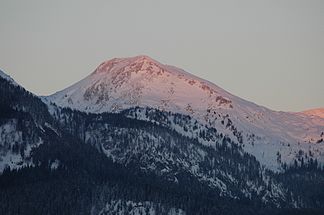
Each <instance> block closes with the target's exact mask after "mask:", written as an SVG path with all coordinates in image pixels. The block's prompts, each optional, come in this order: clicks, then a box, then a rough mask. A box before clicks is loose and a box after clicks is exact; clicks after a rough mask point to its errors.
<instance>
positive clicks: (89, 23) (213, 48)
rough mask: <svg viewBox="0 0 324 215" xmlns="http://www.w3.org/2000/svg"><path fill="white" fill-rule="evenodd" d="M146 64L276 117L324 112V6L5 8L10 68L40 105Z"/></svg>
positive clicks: (2, 1)
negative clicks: (94, 79)
mask: <svg viewBox="0 0 324 215" xmlns="http://www.w3.org/2000/svg"><path fill="white" fill-rule="evenodd" d="M136 55H148V56H150V57H151V58H154V59H156V60H157V61H159V62H161V63H164V64H169V65H174V66H177V67H180V68H182V69H184V70H186V71H187V72H190V73H192V74H194V75H197V76H199V77H202V78H204V79H207V80H209V81H211V82H213V83H215V84H216V85H218V86H220V87H222V88H224V89H225V90H227V91H229V92H231V93H232V94H234V95H237V96H240V97H242V98H244V99H247V100H250V101H253V102H255V103H257V104H260V105H263V106H266V107H269V108H271V109H274V110H283V111H301V110H306V109H310V108H316V107H324V1H322V0H318V1H315V0H268V1H266V0H254V1H252V0H245V1H241V0H237V1H232V0H226V1H217V0H210V1H209V0H205V1H204V0H201V1H197V0H163V1H157V0H156V1H154V0H136V1H134V0H128V1H125V0H102V1H100V0H92V1H83V0H69V1H67V0H55V1H50V0H28V1H18V0H0V68H1V69H2V70H3V71H5V72H6V73H7V74H9V75H10V76H11V77H13V78H14V79H15V80H16V81H17V82H18V83H20V84H22V85H23V86H24V87H25V88H26V89H28V90H30V91H31V92H33V93H35V94H37V95H49V94H52V93H54V92H56V91H59V90H62V89H64V88H66V87H67V86H69V85H71V84H73V83H75V82H77V81H79V80H80V79H82V78H84V77H85V76H87V75H88V74H90V73H91V72H92V71H94V70H95V68H96V67H97V66H98V65H99V64H100V63H101V62H103V61H105V60H108V59H111V58H114V57H130V56H136Z"/></svg>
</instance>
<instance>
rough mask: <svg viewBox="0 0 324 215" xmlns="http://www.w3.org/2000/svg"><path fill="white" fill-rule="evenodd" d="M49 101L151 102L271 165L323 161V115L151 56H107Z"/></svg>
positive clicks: (89, 104) (105, 108)
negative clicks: (283, 105)
mask: <svg viewBox="0 0 324 215" xmlns="http://www.w3.org/2000/svg"><path fill="white" fill-rule="evenodd" d="M44 101H47V103H55V104H56V105H58V106H60V107H69V108H72V109H75V110H79V111H83V112H89V113H104V112H121V111H123V110H126V109H129V108H134V107H142V108H147V107H148V108H154V109H158V110H161V111H167V112H172V113H179V114H183V115H189V116H191V117H192V118H194V119H196V120H197V121H198V122H199V123H201V124H203V125H207V126H209V127H213V128H216V129H217V130H218V131H219V132H221V133H222V134H224V135H226V136H228V137H229V138H231V139H232V140H233V141H234V142H235V143H236V144H238V145H241V146H242V147H243V148H244V150H245V151H246V152H248V153H250V154H251V155H253V156H255V157H256V158H257V159H258V161H259V162H261V164H262V165H264V166H266V167H267V168H268V169H271V170H281V169H282V164H292V163H293V162H294V161H295V160H298V161H299V162H301V158H303V160H305V161H307V160H309V159H310V158H311V159H317V160H318V161H319V162H320V163H324V155H323V152H324V144H320V143H321V140H322V137H323V132H324V119H323V118H313V117H311V116H309V115H305V114H298V113H288V112H278V111H272V110H270V109H268V108H265V107H262V106H259V105H256V104H254V103H252V102H249V101H246V100H243V99H241V98H239V97H237V96H234V95H232V94H230V93H228V92H227V91H225V90H223V89H222V88H220V87H218V86H216V85H215V84H213V83H210V82H208V81H206V80H203V79H201V78H198V77H196V76H194V75H191V74H189V73H187V72H185V71H183V70H181V69H179V68H176V67H173V66H168V65H164V64H161V63H159V62H157V61H155V60H153V59H151V58H150V57H147V56H137V57H132V58H115V59H112V60H109V61H106V62H103V63H102V64H100V65H99V66H98V68H96V69H95V71H94V72H93V73H92V74H90V75H89V76H88V77H86V78H84V79H83V80H81V81H80V82H78V83H76V84H74V85H72V86H71V87H68V88H67V89H64V90H62V91H60V92H57V93H55V94H53V95H51V96H48V97H44ZM309 154H311V156H308V155H309Z"/></svg>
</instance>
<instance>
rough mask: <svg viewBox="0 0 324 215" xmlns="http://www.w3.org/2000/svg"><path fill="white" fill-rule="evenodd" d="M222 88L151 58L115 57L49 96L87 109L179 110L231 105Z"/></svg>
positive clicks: (187, 110)
mask: <svg viewBox="0 0 324 215" xmlns="http://www.w3.org/2000/svg"><path fill="white" fill-rule="evenodd" d="M228 97H229V94H228V93H226V92H225V91H224V90H222V89H221V88H219V87H217V86H215V85H213V84H211V83H209V82H208V81H204V80H202V79H200V78H198V77H195V76H193V75H191V74H189V73H186V72H185V71H183V70H181V69H178V68H176V67H172V66H168V65H163V64H161V63H159V62H157V61H155V60H153V59H151V58H150V57H147V56H137V57H132V58H114V59H112V60H109V61H106V62H103V63H102V64H100V65H99V66H98V67H97V68H96V70H95V71H94V72H93V73H92V74H90V75H89V76H88V77H86V78H85V79H83V80H82V81H80V82H78V83H76V84H75V85H73V86H71V87H69V88H67V89H65V90H63V91H60V92H58V93H56V94H54V95H52V96H50V97H49V99H50V100H52V101H54V102H55V103H57V104H58V105H60V106H67V107H72V108H75V109H78V110H81V111H87V112H96V113H100V112H107V111H109V112H119V111H121V110H124V109H127V108H130V107H133V106H143V107H147V106H148V107H153V108H158V109H162V110H171V111H176V112H179V111H180V112H184V113H188V112H195V111H200V110H206V109H207V108H208V107H209V108H213V107H214V108H216V107H221V106H222V107H223V108H232V104H231V103H232V102H231V101H230V99H229V98H228Z"/></svg>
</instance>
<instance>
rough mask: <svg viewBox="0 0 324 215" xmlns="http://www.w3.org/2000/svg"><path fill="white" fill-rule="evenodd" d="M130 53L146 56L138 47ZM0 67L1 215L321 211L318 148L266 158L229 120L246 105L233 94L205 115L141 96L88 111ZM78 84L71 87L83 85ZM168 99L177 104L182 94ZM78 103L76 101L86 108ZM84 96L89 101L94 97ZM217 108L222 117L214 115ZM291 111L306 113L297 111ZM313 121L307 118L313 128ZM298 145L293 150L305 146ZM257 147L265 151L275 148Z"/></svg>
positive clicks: (321, 175)
mask: <svg viewBox="0 0 324 215" xmlns="http://www.w3.org/2000/svg"><path fill="white" fill-rule="evenodd" d="M129 60H131V61H133V60H135V61H136V62H137V60H139V61H147V62H153V60H152V59H150V58H148V57H142V56H141V57H136V58H134V59H133V58H132V59H129ZM114 61H116V59H115V60H114ZM117 61H118V62H119V61H120V59H119V60H117ZM156 64H157V63H156ZM102 65H104V64H102ZM115 66H116V65H115ZM145 68H146V67H145ZM168 68H169V67H168ZM122 70H123V69H122ZM122 70H121V71H122ZM145 71H146V70H145ZM179 72H180V71H179ZM138 73H140V72H138ZM165 73H166V72H165ZM182 73H183V74H185V73H184V72H182ZM0 74H1V76H0V167H1V169H0V172H1V174H0V214H115V213H118V214H154V213H156V214H170V215H172V214H240V215H244V214H255V213H257V214H296V213H300V214H321V213H322V212H323V208H324V192H323V190H324V183H323V182H324V171H323V169H322V167H321V165H320V159H316V158H318V157H315V156H316V154H315V152H316V151H314V152H313V151H308V153H307V154H303V153H302V152H298V153H297V154H298V156H297V157H293V158H291V160H292V164H289V163H286V162H284V161H285V159H284V158H281V157H282V155H281V154H280V153H276V154H275V156H276V158H277V160H276V165H277V167H278V166H279V167H280V171H278V169H277V168H275V169H273V170H272V168H271V166H269V165H268V166H264V165H263V163H262V162H261V161H262V160H261V161H260V160H259V159H258V158H257V157H256V156H254V155H253V152H249V151H248V150H247V147H246V146H245V145H246V144H247V142H246V140H245V136H244V135H246V134H245V133H243V132H246V130H244V131H240V130H238V128H237V127H236V126H241V127H240V128H244V126H243V122H241V124H239V123H238V124H237V125H236V124H235V125H234V123H237V122H239V121H238V119H235V120H234V119H233V116H234V113H236V112H235V111H239V110H242V109H243V108H240V109H238V108H237V110H236V106H237V105H238V104H239V103H238V102H239V101H240V102H241V103H240V104H243V103H244V102H245V101H244V100H240V99H239V98H237V101H235V99H233V98H236V97H234V96H232V97H231V98H232V99H231V100H230V101H232V103H231V104H230V103H227V104H225V103H224V102H219V99H218V100H217V101H216V98H215V100H212V101H215V102H216V105H219V107H218V109H213V111H215V113H214V112H211V110H209V111H208V110H207V113H208V112H209V115H207V116H206V115H205V116H204V117H201V116H200V115H199V114H198V113H199V112H198V111H195V112H191V111H189V112H188V110H185V112H183V113H181V112H180V111H178V112H177V111H176V110H177V109H174V110H173V111H170V110H167V109H165V108H161V107H154V106H152V107H151V106H148V105H147V106H144V105H140V104H136V106H131V105H130V106H128V107H127V108H125V109H123V108H122V109H118V110H114V111H85V110H81V109H78V108H73V107H67V106H63V105H62V104H60V105H59V103H58V102H56V103H57V104H55V103H54V100H53V98H54V97H41V98H40V97H38V96H36V95H34V94H32V93H30V92H28V91H27V90H26V89H24V88H23V87H21V86H19V85H18V84H17V83H16V82H14V80H12V79H11V78H10V77H9V76H7V75H6V74H5V73H3V72H2V73H0ZM97 74H98V73H97V71H95V72H94V73H93V74H92V75H95V76H96V75H97ZM148 74H149V73H148ZM174 74H179V73H178V72H177V73H175V72H174ZM92 75H90V77H91V76H92ZM132 75H133V72H130V77H132ZM155 75H156V74H155V73H153V74H152V79H151V80H152V81H153V80H154V79H155V78H154V77H155ZM106 76H107V74H106V73H104V74H102V76H101V78H100V79H97V81H98V83H99V82H100V81H105V82H106V81H109V80H110V79H105V78H104V77H106ZM170 76H171V75H170ZM142 77H146V76H145V75H143V76H142ZM172 77H173V78H174V77H175V76H172ZM86 79H87V78H86ZM88 80H89V78H88ZM181 80H182V79H180V81H179V82H181V83H182V81H181ZM105 82H103V83H105ZM83 83H86V81H85V80H84V81H83ZM114 83H115V82H114ZM121 83H123V81H121ZM147 84H149V82H147ZM209 84H210V83H208V85H209ZM76 85H78V84H76ZM79 85H80V84H79ZM210 85H211V84H210ZM84 86H85V88H86V86H87V85H84ZM120 86H121V87H122V86H123V84H121V85H120ZM184 86H187V85H184ZM190 86H192V85H191V84H190ZM103 87H104V86H103V84H102V86H101V87H99V88H98V89H101V88H103ZM116 87H117V85H116ZM125 87H127V85H125ZM72 88H73V87H72ZM198 89H199V90H198V91H199V92H200V88H198ZM70 90H71V89H70ZM75 90H76V91H74V92H75V93H76V94H75V95H77V94H79V95H84V94H83V92H85V91H86V89H83V90H84V91H82V89H81V88H76V89H75ZM156 90H157V89H156ZM77 91H78V93H77ZM175 91H177V90H175ZM104 92H106V91H104ZM155 92H156V93H157V94H158V91H155ZM202 92H204V90H202ZM219 92H221V89H220V88H219ZM106 93H107V94H109V95H110V93H109V92H106ZM147 93H149V92H147ZM192 93H193V92H192ZM225 93H226V92H225V91H223V93H222V95H223V98H224V99H226V100H229V99H230V96H231V95H230V94H229V93H226V94H227V95H228V97H226V98H225ZM175 94H176V93H175ZM183 94H184V93H183ZM116 95H118V91H116ZM202 95H203V94H202V93H201V96H202ZM57 98H59V97H57ZM91 98H92V97H91ZM175 98H177V100H176V101H177V102H178V103H177V104H180V102H179V101H181V97H179V98H178V97H175ZM156 99H157V98H156V97H152V100H156ZM100 101H103V100H100ZM125 101H126V100H125ZM156 101H158V100H156ZM89 102H90V100H89ZM76 103H77V102H76ZM70 104H72V103H71V102H70ZM73 104H75V103H73ZM84 104H85V105H84V106H82V105H81V103H80V108H81V107H87V103H86V102H85V103H84ZM172 104H173V103H170V106H171V105H172ZM246 104H248V105H250V106H251V107H252V106H255V107H258V106H257V105H255V104H253V103H249V102H246ZM88 105H89V106H88V109H91V108H90V107H91V106H92V105H93V107H94V108H95V105H96V103H94V104H91V106H90V103H89V104H88ZM98 107H99V106H98ZM72 108H73V109H72ZM264 109H265V108H264ZM265 110H266V111H270V110H268V109H265ZM216 111H218V112H216ZM226 111H232V112H226ZM190 112H191V114H190ZM270 112H271V111H270ZM218 113H219V114H220V116H223V114H228V116H227V115H225V116H224V118H222V120H221V121H220V122H218V121H219V119H218V117H220V116H218V115H217V114H218ZM229 113H231V114H233V116H230V115H229ZM275 113H276V112H275ZM237 114H238V113H237ZM278 114H279V113H278ZM280 114H286V113H280ZM289 116H294V117H297V118H298V119H300V120H306V119H313V118H312V117H310V118H309V117H308V116H305V115H304V114H289ZM206 117H207V118H208V120H206ZM212 117H214V118H212ZM209 119H212V120H214V121H210V120H209ZM316 120H318V118H316V119H315V122H312V121H311V122H309V123H310V125H314V127H316V122H317V121H316ZM319 122H321V121H319ZM246 127H247V128H246V129H252V128H253V129H254V127H252V128H250V127H249V126H246ZM257 131H258V130H254V132H256V133H255V136H253V135H251V137H250V138H252V139H253V138H255V139H254V142H253V143H251V147H250V149H251V150H252V149H255V150H259V149H260V147H259V148H253V145H257V144H261V145H262V144H263V143H262V139H259V138H256V137H257V136H258V135H259V133H257ZM260 131H262V130H261V129H260ZM264 132H265V131H264ZM270 137H272V134H271V135H270ZM274 138H279V137H274ZM291 144H292V143H291ZM308 144H314V145H321V143H320V142H318V143H308ZM299 145H302V143H300V144H296V146H295V147H296V150H297V149H298V150H300V149H303V146H299ZM271 147H273V146H271ZM297 147H299V148H297ZM262 149H263V150H264V148H262ZM263 153H264V156H265V157H267V159H268V157H271V156H273V155H272V153H274V152H273V151H270V150H269V151H266V150H264V151H263ZM313 153H314V155H313ZM318 153H319V152H318ZM279 158H280V159H279ZM264 161H265V160H264ZM266 164H267V163H266ZM292 181H293V182H294V183H291V182H292Z"/></svg>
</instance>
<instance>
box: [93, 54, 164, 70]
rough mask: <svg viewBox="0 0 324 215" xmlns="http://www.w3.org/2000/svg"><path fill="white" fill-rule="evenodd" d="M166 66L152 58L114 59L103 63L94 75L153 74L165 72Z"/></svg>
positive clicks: (142, 56) (143, 56) (141, 56)
mask: <svg viewBox="0 0 324 215" xmlns="http://www.w3.org/2000/svg"><path fill="white" fill-rule="evenodd" d="M163 67H164V66H163V65H162V64H161V63H159V62H157V61H155V60H153V59H152V58H150V57H148V56H145V55H140V56H136V57H129V58H113V59H111V60H108V61H105V62H103V63H101V64H100V65H99V66H98V67H97V68H96V70H95V72H94V73H93V74H100V73H109V72H112V73H119V74H120V73H131V72H135V73H138V72H140V71H142V72H143V71H149V72H151V73H161V72H164V70H165V68H163Z"/></svg>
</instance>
